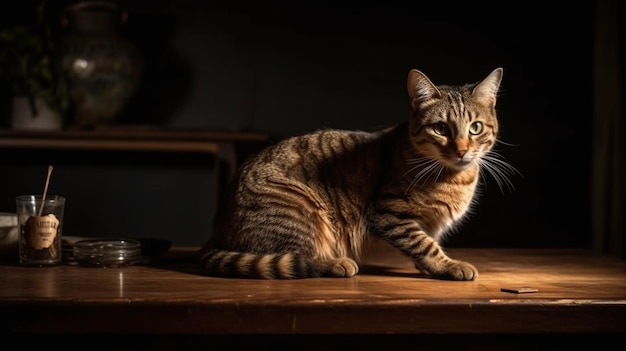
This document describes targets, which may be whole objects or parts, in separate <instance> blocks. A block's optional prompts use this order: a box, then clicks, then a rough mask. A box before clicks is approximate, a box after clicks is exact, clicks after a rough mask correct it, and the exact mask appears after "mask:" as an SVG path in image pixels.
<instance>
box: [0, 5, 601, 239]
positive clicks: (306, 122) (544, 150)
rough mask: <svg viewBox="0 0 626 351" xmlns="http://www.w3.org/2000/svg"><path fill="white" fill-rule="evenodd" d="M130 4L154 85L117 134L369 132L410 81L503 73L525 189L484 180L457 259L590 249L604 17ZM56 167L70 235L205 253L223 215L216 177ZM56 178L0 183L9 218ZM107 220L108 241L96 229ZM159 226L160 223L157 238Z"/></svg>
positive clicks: (89, 161)
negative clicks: (521, 250) (500, 249)
mask: <svg viewBox="0 0 626 351" xmlns="http://www.w3.org/2000/svg"><path fill="white" fill-rule="evenodd" d="M122 4H123V5H124V6H125V7H126V8H127V9H128V11H129V17H128V22H127V23H126V25H125V26H124V28H123V32H124V34H125V35H127V36H128V37H129V38H130V39H132V40H133V42H134V43H135V44H136V45H137V46H138V47H139V48H140V49H141V50H142V52H143V54H144V58H145V61H146V76H145V79H144V84H143V85H142V86H141V88H140V90H139V92H138V93H137V95H136V96H135V98H134V100H133V101H132V102H131V104H130V105H129V106H128V107H127V109H126V110H125V111H124V112H123V114H122V115H121V116H120V117H119V119H118V120H117V121H116V123H119V124H158V125H164V126H172V127H185V128H228V129H243V130H260V131H266V132H268V133H270V134H271V135H272V136H273V137H274V138H275V139H279V138H282V137H285V136H289V135H294V134H300V133H303V132H306V131H310V130H314V129H318V128H323V127H335V128H347V129H368V130H370V129H374V128H377V127H380V126H383V125H388V124H390V123H394V122H399V121H402V120H404V119H405V118H406V117H407V113H408V112H407V107H408V105H407V104H408V101H407V93H406V77H407V73H408V71H409V70H410V69H411V68H417V69H420V70H422V71H423V72H425V73H426V74H427V75H428V76H429V77H430V78H431V80H432V81H433V82H435V83H436V84H437V83H441V84H444V83H445V84H457V83H458V84H462V83H468V82H475V81H478V80H480V79H482V78H484V77H485V76H486V75H487V74H488V73H489V72H491V70H493V69H494V68H496V67H503V68H504V79H503V82H502V88H501V94H500V98H499V101H498V106H497V109H498V112H499V116H500V120H501V126H502V127H501V128H502V134H501V137H500V139H501V141H502V142H503V143H501V144H499V146H498V148H499V150H500V152H501V153H502V154H503V155H504V156H505V158H506V160H507V161H508V162H509V163H511V164H512V165H514V166H515V167H516V168H517V169H518V170H519V171H520V173H521V175H522V176H516V177H513V178H512V179H511V182H512V183H513V185H514V187H515V190H514V191H508V190H505V191H504V192H501V191H500V189H499V188H498V186H497V184H496V183H495V182H494V181H493V179H492V178H489V177H487V183H486V187H485V189H484V192H483V194H482V196H481V198H480V202H479V205H478V206H477V208H476V213H475V214H474V215H473V216H472V218H471V220H470V221H469V222H468V223H467V224H466V225H465V226H464V227H463V231H461V232H460V233H457V234H455V235H454V236H451V237H450V238H449V240H448V246H513V247H521V246H535V247H542V246H546V247H549V246H589V245H590V243H591V233H590V205H589V188H590V169H589V168H590V163H591V159H590V157H591V130H590V127H591V118H592V116H591V112H592V90H591V83H592V57H593V56H592V49H593V24H594V3H593V2H591V3H584V4H580V5H577V6H574V5H569V6H568V7H567V9H564V8H559V7H556V6H554V7H546V6H543V5H542V3H541V2H538V1H530V2H523V3H519V4H518V5H517V6H513V5H511V4H507V6H504V5H503V6H501V7H499V6H494V5H487V4H485V5H480V4H476V3H472V2H464V3H461V4H455V3H450V2H439V4H435V3H434V2H428V3H425V2H413V3H408V4H407V3H399V4H400V5H397V6H396V5H394V4H392V3H384V4H378V5H373V6H370V5H364V3H363V4H359V5H358V6H355V5H352V6H341V5H340V4H341V3H340V2H336V4H335V5H323V4H321V3H319V2H310V3H309V2H295V3H293V4H292V5H283V6H275V5H268V4H261V3H256V2H250V3H247V2H241V1H235V2H224V3H223V4H222V3H216V2H200V1H190V0H179V1H176V2H171V1H161V2H158V1H157V2H155V1H147V0H144V1H126V2H122ZM3 15H5V14H3ZM18 156H19V154H18ZM56 157H59V158H61V159H60V160H59V162H60V165H59V166H58V167H57V168H59V170H58V171H57V172H58V173H57V174H56V176H55V179H54V183H53V185H54V187H55V190H56V191H57V192H60V193H64V194H65V195H66V196H67V197H68V198H69V201H68V206H70V204H72V205H71V206H72V207H71V208H68V212H67V216H68V217H67V221H66V225H67V228H66V233H69V235H88V234H89V233H96V232H97V235H102V234H110V235H117V234H118V233H120V229H119V228H123V230H121V231H122V232H124V233H125V234H129V235H134V234H135V233H139V232H142V231H143V233H142V234H140V235H141V236H146V235H147V233H146V232H145V230H144V229H146V228H148V229H149V230H148V232H149V234H150V236H155V237H165V238H168V239H170V240H172V241H173V242H174V243H175V244H181V245H187V244H192V245H196V244H200V243H202V242H203V241H204V240H205V239H206V237H207V235H208V232H209V231H210V225H209V223H210V214H211V213H212V212H213V208H211V206H210V205H207V203H206V201H205V199H204V198H202V197H200V196H198V193H201V194H203V193H205V192H210V191H212V187H211V182H212V175H211V170H210V164H209V161H207V160H204V159H202V158H193V157H191V158H188V159H187V161H188V162H186V163H180V162H178V163H177V162H174V163H169V162H168V161H167V159H166V158H163V159H159V161H157V162H156V165H150V164H146V163H143V162H140V163H133V162H130V163H129V162H127V161H119V162H116V161H109V162H105V164H103V165H102V164H100V162H99V160H101V159H102V158H101V157H90V155H89V154H81V156H80V159H71V160H70V159H67V158H63V156H56ZM110 157H111V158H110V159H113V160H122V159H124V160H127V159H129V158H130V159H132V158H141V156H139V155H136V154H126V155H118V154H116V155H110ZM45 165H46V162H45V160H42V162H41V167H37V168H36V169H35V168H33V167H32V166H31V167H22V166H20V165H15V164H10V163H9V164H8V165H7V166H2V170H5V171H7V172H11V173H12V175H11V176H10V177H9V176H8V173H7V172H3V173H4V175H2V177H3V178H2V179H3V180H8V181H10V184H7V182H6V181H3V183H4V184H5V185H4V188H0V191H1V193H0V195H1V198H0V205H2V207H0V210H11V209H12V206H13V205H12V199H13V197H14V195H16V194H18V193H24V192H31V191H33V189H32V184H33V182H39V179H40V178H43V176H44V175H45ZM61 165H62V166H63V167H61ZM16 174H17V175H16ZM86 209H90V210H89V211H86ZM91 211H93V212H92V213H97V214H98V218H96V216H92V215H91V214H90V212H91ZM101 214H106V216H107V220H106V225H105V226H104V227H99V228H100V229H97V230H94V229H92V228H94V225H100V224H99V221H100V220H102V218H101V217H99V215H101ZM129 214H132V215H133V216H134V217H133V218H129ZM155 217H156V218H159V219H160V220H163V221H164V223H160V225H154V224H150V225H148V226H147V227H146V226H145V223H147V222H149V221H151V220H152V219H154V218H155ZM208 217H209V218H208Z"/></svg>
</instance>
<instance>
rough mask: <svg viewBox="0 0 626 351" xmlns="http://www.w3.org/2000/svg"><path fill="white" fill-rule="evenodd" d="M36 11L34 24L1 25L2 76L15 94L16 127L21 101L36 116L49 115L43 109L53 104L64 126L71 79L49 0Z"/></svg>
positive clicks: (60, 125)
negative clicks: (52, 23) (61, 58)
mask: <svg viewBox="0 0 626 351" xmlns="http://www.w3.org/2000/svg"><path fill="white" fill-rule="evenodd" d="M35 15H36V20H35V22H34V23H32V24H29V25H17V26H14V27H11V28H3V29H0V78H1V79H2V80H4V82H5V83H6V84H7V87H8V88H9V91H10V92H11V93H12V94H13V108H14V110H13V114H14V116H13V118H14V121H13V127H16V126H15V118H16V116H15V113H16V111H15V109H16V106H17V105H18V104H17V102H18V101H21V102H23V103H26V106H27V107H28V112H30V113H29V115H30V116H32V119H36V118H40V119H43V118H45V117H44V115H45V111H43V110H44V109H45V108H49V109H50V110H51V112H52V114H53V118H56V119H57V121H58V122H59V123H58V127H59V128H60V127H62V126H63V123H64V119H65V117H66V115H67V113H68V107H69V85H68V80H67V78H66V76H65V73H64V72H63V71H62V70H61V69H60V65H59V64H58V56H59V53H58V47H59V40H57V38H56V37H55V36H54V35H53V32H52V28H51V26H50V24H49V22H48V20H47V18H46V12H45V0H43V1H41V2H40V3H39V4H38V5H37V7H36V11H35ZM29 118H30V117H29ZM26 128H28V127H26ZM36 128H38V129H39V127H36Z"/></svg>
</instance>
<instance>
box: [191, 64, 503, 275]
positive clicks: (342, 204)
mask: <svg viewBox="0 0 626 351" xmlns="http://www.w3.org/2000/svg"><path fill="white" fill-rule="evenodd" d="M502 72H503V70H502V68H496V69H495V70H493V71H492V72H491V73H490V74H489V75H488V76H487V77H486V78H485V79H483V80H482V81H480V82H478V83H476V84H466V85H462V86H448V85H439V86H435V85H434V84H433V83H432V82H431V81H430V80H429V79H428V77H426V75H424V74H423V73H422V72H420V71H418V70H415V69H413V70H411V71H410V72H409V76H408V95H409V102H410V104H409V107H410V108H409V111H410V113H409V118H408V121H405V122H403V123H400V124H397V125H395V126H392V127H389V128H386V129H382V130H379V131H376V132H364V131H345V130H319V131H316V132H313V133H310V134H305V135H302V136H296V137H291V138H288V139H285V140H283V141H281V142H278V143H277V144H275V145H273V146H270V147H268V148H266V149H265V150H262V151H261V152H260V153H259V154H258V155H255V156H254V157H253V158H250V159H249V160H248V161H247V162H245V163H244V164H242V167H241V168H240V170H239V173H238V176H237V177H236V178H235V179H234V183H233V188H232V189H231V193H230V195H229V196H228V198H227V199H226V200H225V202H224V203H223V204H222V205H223V206H222V208H220V211H219V213H218V216H217V217H216V221H215V231H214V233H213V235H212V237H211V238H210V239H209V240H208V241H207V242H206V243H205V244H204V245H203V247H202V249H201V250H200V266H201V269H202V272H203V274H205V275H209V276H221V277H239V278H261V279H296V278H308V277H352V276H354V275H356V274H357V273H358V271H359V262H361V259H362V257H363V254H364V252H365V250H366V248H367V246H368V245H369V244H370V243H371V242H372V241H373V238H379V239H382V240H384V241H386V242H387V243H389V244H391V245H392V246H393V247H395V248H397V249H398V250H400V251H401V252H402V253H404V255H406V256H408V257H409V258H411V259H412V261H413V262H414V263H415V267H416V268H417V269H418V270H420V271H421V272H422V273H424V274H428V275H429V276H430V277H433V278H437V279H449V280H474V279H476V277H477V275H478V271H477V270H476V267H474V266H473V265H472V264H471V263H468V262H463V261H460V260H455V259H453V258H450V257H448V256H447V255H446V253H445V252H444V250H443V249H442V247H441V246H440V245H439V241H441V240H442V238H443V237H444V236H445V234H446V233H449V232H450V231H452V230H453V229H455V228H456V227H458V224H459V223H461V222H462V220H463V218H464V217H465V216H466V214H467V213H468V212H469V211H470V208H471V207H472V204H473V202H474V201H475V195H476V193H477V185H478V183H479V178H481V176H482V175H483V173H484V172H483V170H486V171H487V172H488V173H490V174H491V175H492V176H493V177H494V178H495V179H496V181H497V182H498V185H500V186H502V185H503V184H506V185H510V184H511V183H510V180H509V179H508V178H507V177H508V175H509V173H512V172H513V171H514V170H515V169H514V168H513V167H512V166H511V165H509V164H508V163H506V162H504V161H503V160H502V159H501V158H500V157H499V155H498V154H497V153H495V152H494V151H493V150H492V148H493V146H494V144H495V143H496V138H497V136H498V121H497V118H496V111H495V106H496V96H497V93H498V90H499V87H500V81H501V79H502Z"/></svg>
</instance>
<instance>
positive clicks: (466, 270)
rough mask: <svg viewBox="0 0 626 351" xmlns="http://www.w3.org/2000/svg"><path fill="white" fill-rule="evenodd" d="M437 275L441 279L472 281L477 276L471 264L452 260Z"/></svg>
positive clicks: (476, 271)
mask: <svg viewBox="0 0 626 351" xmlns="http://www.w3.org/2000/svg"><path fill="white" fill-rule="evenodd" d="M437 275H438V276H439V278H442V279H450V280H474V279H476V277H477V276H478V270H477V269H476V267H474V265H472V264H471V263H468V262H463V261H456V260H453V261H451V262H448V264H447V265H446V266H445V267H444V269H443V270H442V272H441V273H439V274H437Z"/></svg>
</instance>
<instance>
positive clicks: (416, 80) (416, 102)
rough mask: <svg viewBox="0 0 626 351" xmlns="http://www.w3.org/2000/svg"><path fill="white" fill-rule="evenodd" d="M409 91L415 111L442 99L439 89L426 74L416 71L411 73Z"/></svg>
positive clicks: (413, 70)
mask: <svg viewBox="0 0 626 351" xmlns="http://www.w3.org/2000/svg"><path fill="white" fill-rule="evenodd" d="M407 90H408V92H409V101H410V103H411V107H412V108H413V110H414V111H415V110H418V109H420V108H423V107H424V106H425V104H427V103H428V102H429V101H431V100H433V99H440V98H441V92H440V91H439V89H437V87H436V86H435V85H434V84H433V83H432V82H431V81H430V79H428V77H426V75H425V74H424V73H422V72H420V71H418V70H416V69H412V70H411V71H409V78H408V79H407Z"/></svg>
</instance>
